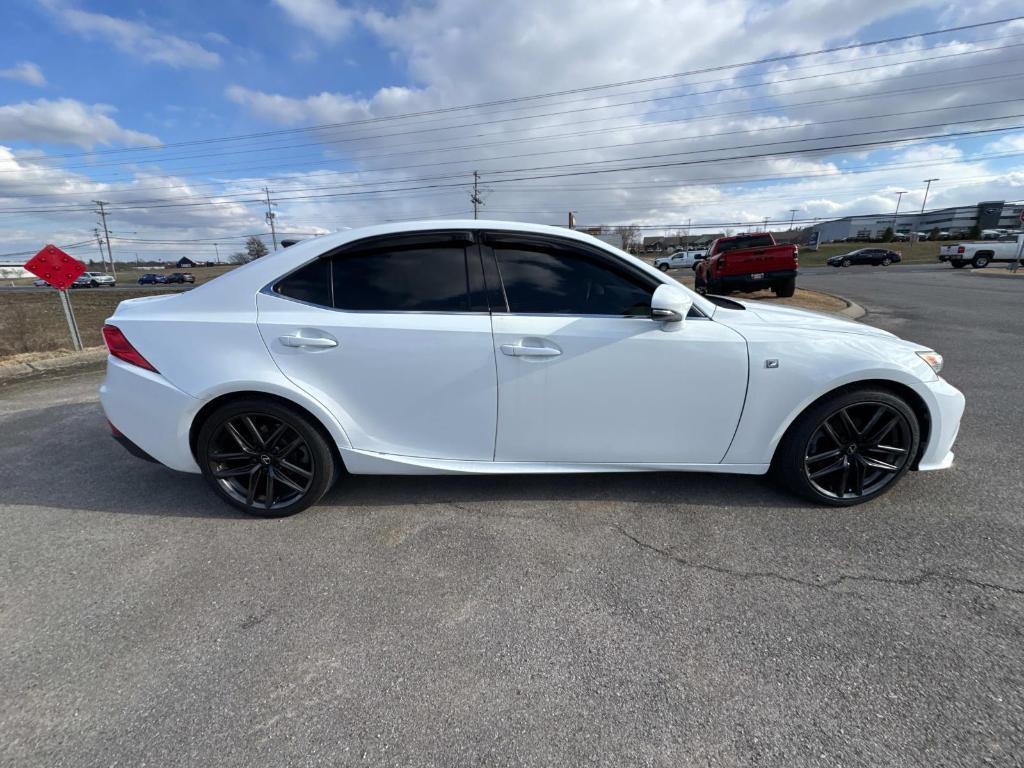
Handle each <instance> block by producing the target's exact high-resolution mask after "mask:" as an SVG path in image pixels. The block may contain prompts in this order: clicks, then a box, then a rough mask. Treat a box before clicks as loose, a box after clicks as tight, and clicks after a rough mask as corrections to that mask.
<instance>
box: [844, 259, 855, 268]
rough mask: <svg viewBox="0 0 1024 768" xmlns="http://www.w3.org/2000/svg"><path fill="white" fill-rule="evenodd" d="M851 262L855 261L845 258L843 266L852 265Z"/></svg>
mask: <svg viewBox="0 0 1024 768" xmlns="http://www.w3.org/2000/svg"><path fill="white" fill-rule="evenodd" d="M851 264H853V262H852V261H850V260H849V259H843V266H844V267H848V266H850V265H851Z"/></svg>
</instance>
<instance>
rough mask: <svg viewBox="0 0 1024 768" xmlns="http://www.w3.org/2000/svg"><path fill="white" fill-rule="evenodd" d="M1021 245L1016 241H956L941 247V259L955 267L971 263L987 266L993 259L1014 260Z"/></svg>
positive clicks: (975, 265) (976, 265) (974, 265)
mask: <svg viewBox="0 0 1024 768" xmlns="http://www.w3.org/2000/svg"><path fill="white" fill-rule="evenodd" d="M1019 247H1020V246H1019V245H1017V243H1016V242H1015V241H1010V242H998V243H996V242H992V241H991V240H989V241H987V242H983V243H955V244H953V245H944V246H942V247H941V248H939V261H948V262H949V263H950V264H952V265H953V267H954V269H962V268H963V267H966V266H967V265H968V264H970V265H971V266H972V267H974V268H975V269H981V268H982V267H987V266H988V265H989V264H991V263H992V262H993V261H1013V260H1014V259H1016V258H1017V249H1018V248H1019Z"/></svg>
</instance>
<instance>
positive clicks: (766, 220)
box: [764, 216, 768, 232]
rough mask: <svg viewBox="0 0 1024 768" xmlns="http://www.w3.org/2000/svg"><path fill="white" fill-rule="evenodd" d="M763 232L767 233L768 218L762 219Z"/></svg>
mask: <svg viewBox="0 0 1024 768" xmlns="http://www.w3.org/2000/svg"><path fill="white" fill-rule="evenodd" d="M764 231H765V232H767V231H768V217H767V216H765V217H764Z"/></svg>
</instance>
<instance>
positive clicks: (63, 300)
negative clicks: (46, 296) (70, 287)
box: [57, 289, 82, 352]
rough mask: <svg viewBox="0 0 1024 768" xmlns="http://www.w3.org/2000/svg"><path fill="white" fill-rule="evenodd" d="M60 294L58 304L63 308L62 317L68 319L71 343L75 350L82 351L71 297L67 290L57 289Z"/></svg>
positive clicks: (80, 337) (80, 336)
mask: <svg viewBox="0 0 1024 768" xmlns="http://www.w3.org/2000/svg"><path fill="white" fill-rule="evenodd" d="M57 295H58V296H60V306H61V309H63V310H64V319H65V320H67V321H68V330H69V331H70V332H71V345H72V346H73V347H74V348H75V352H81V351H82V334H81V333H79V332H78V323H77V322H75V312H74V310H73V309H71V299H70V298H69V297H68V292H67V290H66V289H65V290H62V291H57Z"/></svg>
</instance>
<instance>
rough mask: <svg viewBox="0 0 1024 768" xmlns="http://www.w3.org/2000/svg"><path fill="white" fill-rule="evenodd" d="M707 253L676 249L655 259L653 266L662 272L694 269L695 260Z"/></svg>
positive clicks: (704, 256) (705, 255)
mask: <svg viewBox="0 0 1024 768" xmlns="http://www.w3.org/2000/svg"><path fill="white" fill-rule="evenodd" d="M707 255H708V252H707V251H676V252H675V253H673V254H670V255H669V256H662V257H661V258H660V259H655V260H654V266H656V267H657V268H658V269H660V270H661V271H662V272H668V271H669V270H670V269H683V268H689V269H694V268H695V267H696V264H697V262H698V261H700V260H701V259H703V258H706V257H707Z"/></svg>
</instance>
